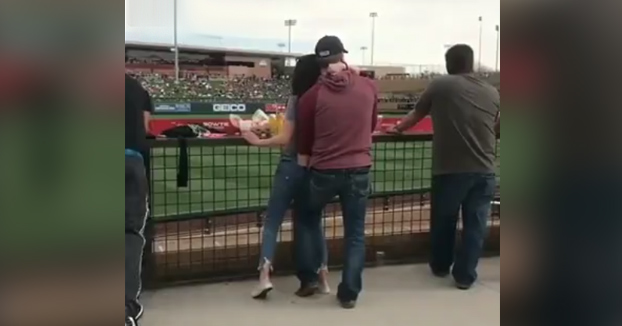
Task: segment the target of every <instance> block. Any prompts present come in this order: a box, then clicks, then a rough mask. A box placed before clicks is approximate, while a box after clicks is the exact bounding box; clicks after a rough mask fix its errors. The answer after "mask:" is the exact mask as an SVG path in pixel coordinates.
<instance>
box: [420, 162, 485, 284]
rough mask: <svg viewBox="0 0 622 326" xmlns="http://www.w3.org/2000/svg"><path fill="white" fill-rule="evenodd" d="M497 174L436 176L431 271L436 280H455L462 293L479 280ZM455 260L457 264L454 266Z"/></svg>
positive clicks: (432, 219)
mask: <svg viewBox="0 0 622 326" xmlns="http://www.w3.org/2000/svg"><path fill="white" fill-rule="evenodd" d="M494 192H495V176H494V174H479V173H463V174H446V175H438V176H434V177H433V179H432V212H431V213H432V214H431V221H430V224H431V225H430V237H431V248H432V253H431V257H430V267H431V269H432V272H433V273H434V275H436V276H440V277H444V276H447V275H449V273H450V270H451V268H452V265H453V273H452V274H453V276H454V279H455V281H456V285H457V286H458V288H460V289H468V288H470V287H471V285H473V283H474V282H475V280H476V279H477V272H476V268H477V264H478V262H479V258H480V256H481V254H482V250H483V246H484V240H485V239H486V232H487V229H488V225H487V221H488V217H489V216H490V207H491V203H492V200H493V199H494ZM461 208H462V220H463V232H462V244H461V246H460V249H459V251H458V253H457V254H456V252H455V248H456V228H457V224H458V215H459V212H460V209H461ZM454 258H455V264H454Z"/></svg>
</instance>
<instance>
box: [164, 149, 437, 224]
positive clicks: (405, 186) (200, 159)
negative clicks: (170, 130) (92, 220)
mask: <svg viewBox="0 0 622 326" xmlns="http://www.w3.org/2000/svg"><path fill="white" fill-rule="evenodd" d="M431 151H432V150H431V144H430V143H421V142H419V143H415V142H403V143H380V144H375V147H374V160H375V163H374V169H373V191H374V192H376V193H377V192H391V191H401V190H412V189H419V188H424V187H428V186H429V184H430V167H431ZM177 156H178V150H177V149H176V148H165V149H155V150H154V152H153V163H152V166H153V174H152V178H153V180H152V181H153V182H152V187H153V189H152V192H153V198H152V203H153V210H154V212H153V213H154V216H155V217H156V218H157V217H160V218H161V217H164V216H167V217H168V216H174V215H178V214H186V213H201V212H205V213H207V212H213V211H221V210H225V209H243V208H248V207H257V206H263V205H265V204H266V201H267V199H268V197H269V195H270V189H271V183H272V178H273V175H274V171H275V168H276V165H277V163H278V161H279V158H280V152H279V150H269V149H258V148H253V147H248V146H227V147H224V146H220V147H196V148H191V149H190V181H189V185H188V187H187V188H178V187H177V161H178V158H177Z"/></svg>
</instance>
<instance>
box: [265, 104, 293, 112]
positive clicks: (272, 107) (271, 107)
mask: <svg viewBox="0 0 622 326" xmlns="http://www.w3.org/2000/svg"><path fill="white" fill-rule="evenodd" d="M286 108H287V105H285V104H279V103H272V104H266V106H265V108H264V111H265V112H266V113H283V112H285V109H286Z"/></svg>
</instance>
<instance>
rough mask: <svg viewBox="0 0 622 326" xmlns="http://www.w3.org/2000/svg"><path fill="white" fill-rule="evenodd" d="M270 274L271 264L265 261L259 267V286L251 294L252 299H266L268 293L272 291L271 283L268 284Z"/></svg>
mask: <svg viewBox="0 0 622 326" xmlns="http://www.w3.org/2000/svg"><path fill="white" fill-rule="evenodd" d="M271 272H272V264H271V263H270V261H268V260H266V261H265V262H264V263H263V265H261V267H259V284H257V286H256V287H255V289H253V291H252V292H251V296H252V297H253V299H265V298H267V297H268V293H270V291H272V289H274V287H273V286H272V282H270V273H271Z"/></svg>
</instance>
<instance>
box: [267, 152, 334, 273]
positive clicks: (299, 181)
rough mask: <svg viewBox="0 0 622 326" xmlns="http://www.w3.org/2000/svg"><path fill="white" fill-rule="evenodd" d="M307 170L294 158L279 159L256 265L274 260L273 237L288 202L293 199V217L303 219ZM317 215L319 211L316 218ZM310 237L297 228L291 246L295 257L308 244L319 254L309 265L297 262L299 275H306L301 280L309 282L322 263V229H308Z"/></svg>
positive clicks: (301, 252)
mask: <svg viewBox="0 0 622 326" xmlns="http://www.w3.org/2000/svg"><path fill="white" fill-rule="evenodd" d="M308 182H309V180H308V170H307V169H306V168H304V167H302V166H300V165H298V163H297V162H296V161H295V160H292V159H289V158H283V159H281V161H280V163H279V165H278V167H277V169H276V172H275V174H274V181H273V184H272V193H271V194H270V199H269V200H268V210H267V214H266V215H267V217H266V222H265V224H264V228H263V237H262V242H261V261H260V267H261V265H263V263H265V261H266V260H267V261H270V262H271V263H272V262H273V261H274V255H275V252H276V246H277V237H278V234H279V229H280V228H281V224H283V219H284V217H285V213H286V212H287V210H288V209H289V207H290V205H291V204H292V202H294V206H293V208H294V216H295V218H296V219H306V216H307V215H308V214H309V211H308V210H307V209H306V208H305V205H304V203H305V202H306V201H307V193H306V189H307V188H308ZM320 217H321V212H320V213H319V214H318V217H317V218H320ZM311 231H312V235H313V237H310V236H305V237H299V235H298V232H297V231H294V232H296V234H295V240H296V244H295V248H296V253H295V255H296V257H299V256H302V255H305V251H308V250H309V249H307V248H309V247H314V248H316V249H314V251H317V252H318V254H319V258H318V259H317V260H315V261H313V262H312V265H305V264H306V263H307V261H306V260H305V261H304V263H305V264H298V265H297V267H298V273H299V277H302V275H304V276H305V277H306V278H310V279H306V278H305V279H302V278H301V282H303V283H306V282H313V281H316V280H317V271H318V270H319V268H320V267H321V266H322V265H323V264H326V260H327V251H326V241H325V240H324V233H323V232H322V229H321V225H320V226H318V228H317V229H316V230H311Z"/></svg>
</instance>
